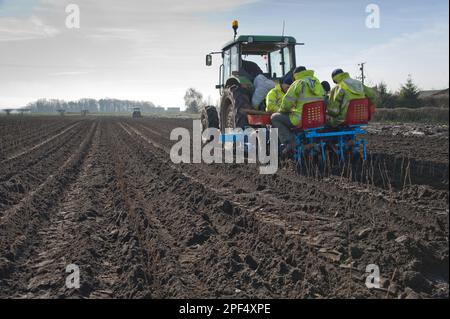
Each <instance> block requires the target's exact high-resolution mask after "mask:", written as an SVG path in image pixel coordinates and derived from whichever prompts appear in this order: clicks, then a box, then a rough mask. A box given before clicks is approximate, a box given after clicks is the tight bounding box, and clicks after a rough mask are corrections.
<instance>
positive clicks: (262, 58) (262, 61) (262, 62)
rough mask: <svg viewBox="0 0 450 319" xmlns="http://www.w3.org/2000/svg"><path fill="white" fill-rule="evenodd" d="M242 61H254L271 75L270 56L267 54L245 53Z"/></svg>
mask: <svg viewBox="0 0 450 319" xmlns="http://www.w3.org/2000/svg"><path fill="white" fill-rule="evenodd" d="M242 61H248V62H253V63H255V64H256V65H257V66H258V67H259V69H261V71H262V72H263V73H264V74H265V75H267V76H269V77H270V74H269V58H268V56H267V55H266V54H262V55H260V54H258V55H254V54H249V55H243V56H242Z"/></svg>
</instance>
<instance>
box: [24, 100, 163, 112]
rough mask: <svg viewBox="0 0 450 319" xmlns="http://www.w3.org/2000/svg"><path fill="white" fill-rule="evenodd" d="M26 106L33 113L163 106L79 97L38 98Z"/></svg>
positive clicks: (146, 109)
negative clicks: (60, 98)
mask: <svg viewBox="0 0 450 319" xmlns="http://www.w3.org/2000/svg"><path fill="white" fill-rule="evenodd" d="M27 108H29V109H31V112H34V113H54V112H57V111H58V110H65V111H66V112H81V111H88V112H89V113H97V112H101V113H116V112H129V111H130V109H132V108H140V109H141V111H142V112H146V113H159V112H164V108H163V107H162V106H159V105H155V104H154V103H152V102H143V101H130V100H118V99H101V100H95V99H80V100H78V101H69V102H67V101H64V100H58V99H39V100H37V101H35V102H32V103H29V104H28V106H27Z"/></svg>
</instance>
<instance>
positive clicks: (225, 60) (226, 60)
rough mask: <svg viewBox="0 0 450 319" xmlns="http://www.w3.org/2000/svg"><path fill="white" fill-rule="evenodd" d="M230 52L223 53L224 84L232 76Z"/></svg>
mask: <svg viewBox="0 0 450 319" xmlns="http://www.w3.org/2000/svg"><path fill="white" fill-rule="evenodd" d="M230 56H231V55H230V50H225V51H223V75H222V79H223V82H222V83H225V81H226V80H227V79H228V78H230V75H231V67H230V66H231V59H230Z"/></svg>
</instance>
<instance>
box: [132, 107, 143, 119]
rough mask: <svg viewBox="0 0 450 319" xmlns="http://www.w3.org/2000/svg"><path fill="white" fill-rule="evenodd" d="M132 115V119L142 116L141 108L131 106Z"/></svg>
mask: <svg viewBox="0 0 450 319" xmlns="http://www.w3.org/2000/svg"><path fill="white" fill-rule="evenodd" d="M132 117H133V118H134V119H139V118H141V117H142V113H141V109H140V108H138V107H135V108H133V114H132Z"/></svg>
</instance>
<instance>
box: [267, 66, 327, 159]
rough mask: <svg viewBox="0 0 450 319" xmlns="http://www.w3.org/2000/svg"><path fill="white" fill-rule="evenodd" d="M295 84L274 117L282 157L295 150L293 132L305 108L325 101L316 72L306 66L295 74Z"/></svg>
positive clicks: (299, 123) (299, 68)
mask: <svg viewBox="0 0 450 319" xmlns="http://www.w3.org/2000/svg"><path fill="white" fill-rule="evenodd" d="M293 74H294V80H295V82H294V83H293V84H292V85H291V86H290V88H289V90H288V91H287V93H286V95H285V96H284V97H283V99H282V102H281V107H280V111H279V112H278V113H275V114H273V115H272V125H273V127H275V128H277V129H278V137H279V140H280V143H281V144H282V155H283V156H287V155H289V154H290V153H291V152H292V151H293V150H294V149H295V137H294V133H293V132H292V130H293V129H294V128H296V127H300V126H301V123H302V111H303V106H304V105H305V104H307V103H311V102H316V101H323V100H324V96H325V91H324V89H323V87H322V85H321V83H320V81H319V80H318V79H317V78H316V77H315V76H314V71H312V70H307V69H306V68H305V67H304V66H300V67H297V68H296V69H295V70H294V72H293Z"/></svg>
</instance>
